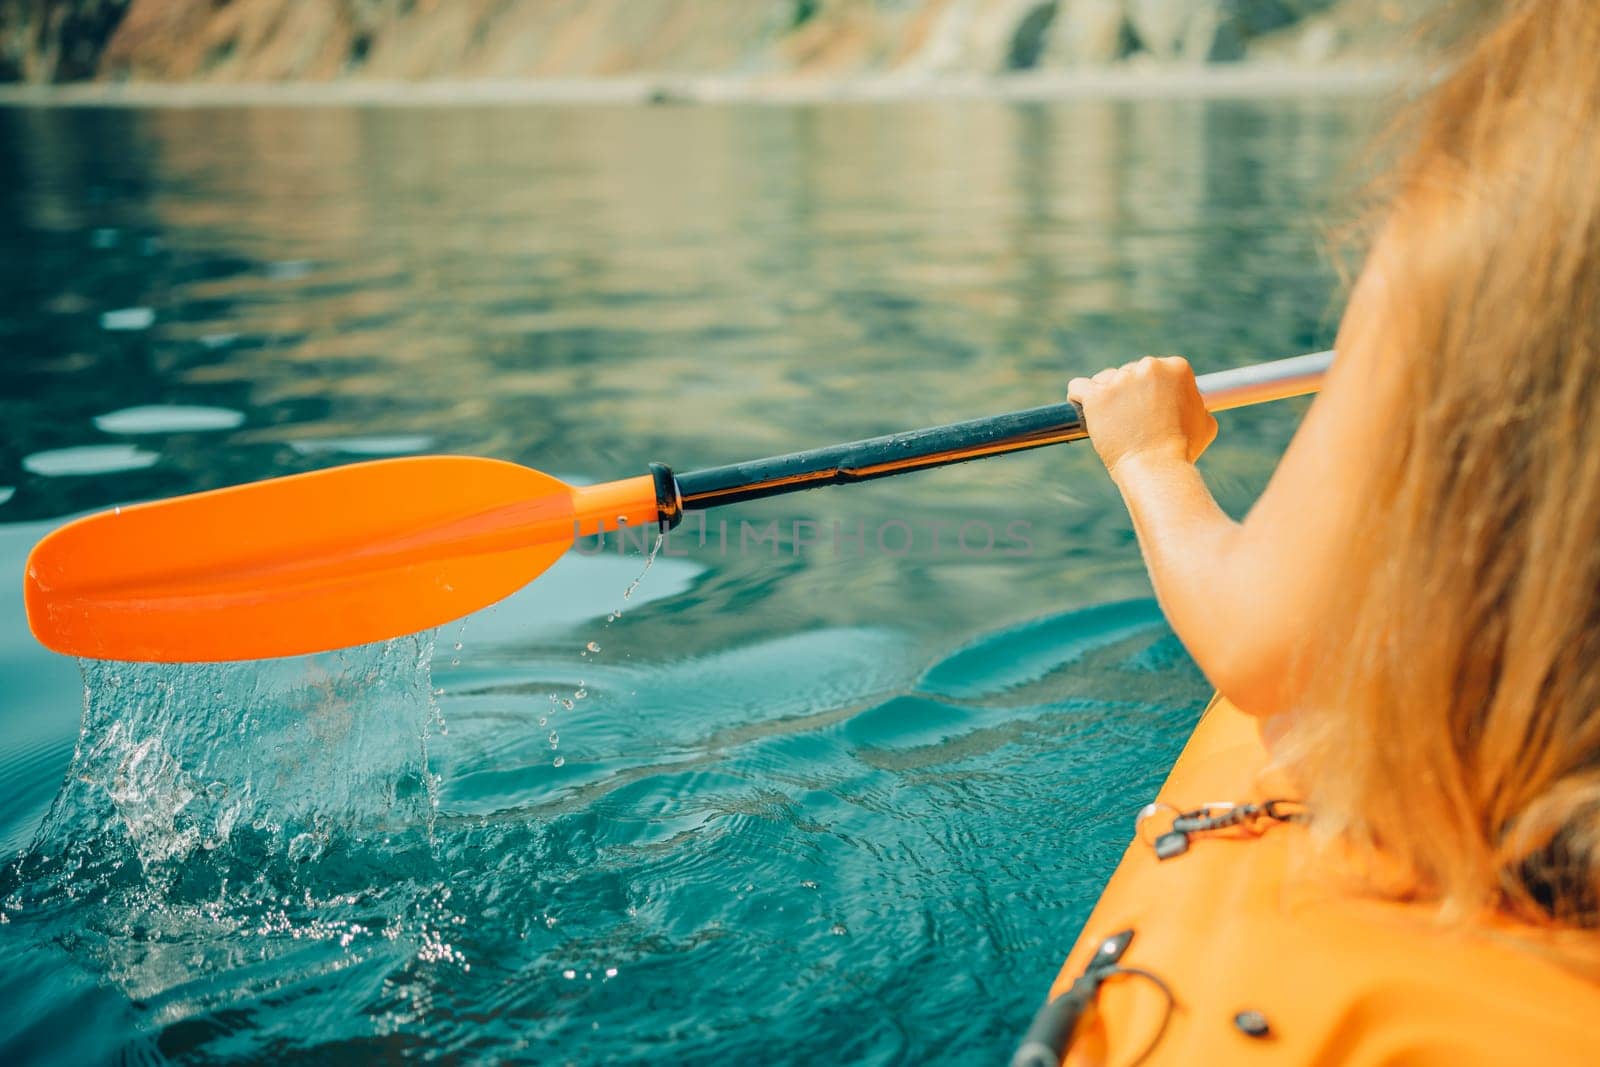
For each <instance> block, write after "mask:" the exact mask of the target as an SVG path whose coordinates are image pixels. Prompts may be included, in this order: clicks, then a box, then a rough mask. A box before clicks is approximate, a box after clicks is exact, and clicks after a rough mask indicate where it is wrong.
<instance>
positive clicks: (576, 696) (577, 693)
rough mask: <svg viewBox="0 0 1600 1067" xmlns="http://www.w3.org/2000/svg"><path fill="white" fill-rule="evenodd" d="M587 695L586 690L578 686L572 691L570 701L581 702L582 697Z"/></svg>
mask: <svg viewBox="0 0 1600 1067" xmlns="http://www.w3.org/2000/svg"><path fill="white" fill-rule="evenodd" d="M588 695H589V691H588V690H587V689H585V688H583V686H582V685H581V684H580V685H579V686H578V688H577V689H575V690H573V692H572V699H573V700H582V699H583V698H584V697H586V696H588Z"/></svg>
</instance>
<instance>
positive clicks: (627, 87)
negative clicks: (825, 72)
mask: <svg viewBox="0 0 1600 1067" xmlns="http://www.w3.org/2000/svg"><path fill="white" fill-rule="evenodd" d="M1425 77H1426V74H1425V72H1424V71H1423V69H1422V68H1421V67H1420V66H1417V65H1411V64H1406V65H1393V64H1390V65H1376V64H1374V65H1355V64H1350V65H1339V66H1329V67H1321V68H1318V67H1303V66H1292V65H1287V64H1265V63H1243V64H1219V65H1215V66H1204V67H1177V66H1151V65H1142V64H1141V65H1134V66H1125V67H1115V68H1106V69H1100V70H1084V71H1071V72H1060V73H1055V72H1052V73H1047V74H1040V73H1028V74H998V75H943V76H923V75H904V74H877V75H868V76H862V77H858V78H830V79H801V78H783V79H779V78H771V77H766V78H752V77H729V76H722V75H717V76H703V77H693V76H691V77H673V76H649V77H643V76H641V77H628V78H606V79H549V80H544V79H540V80H536V79H528V80H518V81H488V80H484V81H469V80H455V79H451V80H436V81H417V82H396V81H363V80H351V81H337V82H278V83H240V84H215V83H192V82H186V83H180V84H173V83H162V82H116V83H114V82H79V83H71V84H66V85H16V84H13V85H0V107H169V108H206V107H252V106H270V107H322V106H331V105H360V106H382V107H452V106H483V105H569V104H747V103H748V104H778V105H785V104H819V103H875V102H885V103H890V102H907V101H932V100H1001V101H1018V102H1025V101H1052V100H1086V99H1095V100H1108V99H1109V100H1143V99H1175V98H1182V99H1206V100H1216V99H1229V98H1244V99H1258V98H1268V97H1349V96H1373V95H1379V94H1383V93H1388V92H1394V91H1398V90H1401V89H1403V88H1404V87H1406V86H1407V85H1408V84H1411V83H1414V82H1416V81H1419V80H1421V79H1423V78H1425Z"/></svg>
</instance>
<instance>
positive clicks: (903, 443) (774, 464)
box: [655, 352, 1333, 525]
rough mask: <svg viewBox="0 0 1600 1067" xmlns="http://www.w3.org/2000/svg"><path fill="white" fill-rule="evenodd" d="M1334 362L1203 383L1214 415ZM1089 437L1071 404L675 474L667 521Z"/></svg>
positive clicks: (1298, 390) (1314, 383)
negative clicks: (722, 507) (672, 503)
mask: <svg viewBox="0 0 1600 1067" xmlns="http://www.w3.org/2000/svg"><path fill="white" fill-rule="evenodd" d="M1332 363H1333V353H1332V352H1317V353H1314V354H1312V355H1308V356H1294V357H1292V358H1290V359H1280V360H1275V361H1274V362H1271V363H1259V364H1255V365H1254V366H1249V367H1237V368H1235V369H1233V370H1224V371H1216V372H1215V373H1212V374H1203V375H1201V376H1200V377H1199V379H1198V382H1197V384H1198V385H1199V387H1200V393H1201V395H1202V396H1204V397H1205V401H1206V407H1207V408H1208V409H1209V410H1211V411H1225V410H1227V409H1229V408H1236V407H1244V406H1246V405H1248V404H1259V403H1263V402H1265V401H1268V400H1281V399H1283V398H1285V397H1291V396H1301V395H1303V394H1306V393H1313V392H1316V390H1317V387H1318V385H1319V384H1320V383H1321V381H1322V377H1323V375H1324V374H1326V373H1327V370H1328V367H1329V366H1330V365H1331V364H1332ZM1087 436H1089V433H1088V430H1086V429H1085V428H1084V423H1083V412H1082V411H1081V410H1079V408H1078V405H1076V404H1074V403H1072V402H1070V401H1068V402H1066V403H1061V404H1046V405H1045V406H1043V407H1037V408H1028V409H1027V410H1024V411H1013V412H1009V413H1007V414H1004V415H991V416H989V417H988V418H983V419H969V420H968V421H966V422H954V423H951V424H949V425H948V426H932V427H929V428H927V429H924V430H908V431H906V432H904V433H892V434H885V435H884V436H882V437H869V438H867V439H865V440H862V441H851V442H849V443H847V444H842V445H829V446H827V447H825V448H813V449H809V450H807V451H804V452H790V453H788V454H787V455H782V456H772V457H769V458H767V459H756V460H750V461H748V462H745V463H730V464H727V465H726V466H722V467H708V468H706V469H705V470H699V471H691V472H689V473H687V474H680V475H677V476H676V487H677V492H676V497H677V504H678V507H677V508H671V507H670V506H667V507H663V509H662V510H663V518H665V519H666V521H667V522H668V523H669V525H670V524H671V523H672V522H675V521H676V518H677V515H676V514H671V512H674V511H676V512H679V513H681V511H696V510H702V509H705V508H714V507H718V506H719V505H722V504H736V503H739V502H741V501H745V500H760V499H762V498H764V497H769V496H781V495H782V494H784V493H793V492H797V491H799V490H802V489H813V488H815V487H817V486H819V485H842V484H844V483H847V482H865V481H871V480H872V479H874V478H887V477H888V476H890V475H892V474H903V473H905V472H907V471H917V470H927V469H929V468H932V467H945V466H949V465H950V464H952V463H965V462H967V461H968V460H973V459H982V458H984V457H986V456H999V455H1004V454H1005V453H1008V452H1022V451H1025V450H1027V449H1030V448H1043V447H1045V446H1046V445H1058V444H1062V443H1063V442H1066V441H1079V440H1082V439H1083V438H1085V437H1087ZM655 469H656V472H657V482H658V487H659V488H662V489H665V488H666V485H665V484H664V483H666V482H667V480H668V479H669V478H671V477H672V476H671V474H670V472H669V471H667V469H666V468H664V467H659V466H658V467H657V468H655ZM662 495H667V494H665V493H663V494H662ZM669 515H670V517H669Z"/></svg>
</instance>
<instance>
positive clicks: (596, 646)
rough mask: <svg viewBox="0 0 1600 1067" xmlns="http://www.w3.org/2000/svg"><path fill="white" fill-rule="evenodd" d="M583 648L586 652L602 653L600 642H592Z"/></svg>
mask: <svg viewBox="0 0 1600 1067" xmlns="http://www.w3.org/2000/svg"><path fill="white" fill-rule="evenodd" d="M583 647H584V649H585V650H587V651H589V652H599V651H600V642H599V641H590V642H589V643H588V644H587V645H584V646H583Z"/></svg>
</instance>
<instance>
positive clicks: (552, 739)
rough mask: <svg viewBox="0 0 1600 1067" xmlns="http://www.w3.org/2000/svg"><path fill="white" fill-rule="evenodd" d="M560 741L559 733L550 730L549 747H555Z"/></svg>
mask: <svg viewBox="0 0 1600 1067" xmlns="http://www.w3.org/2000/svg"><path fill="white" fill-rule="evenodd" d="M560 743H561V735H560V734H558V733H556V732H555V731H554V730H551V731H550V747H551V748H555V747H556V746H557V745H559V744H560Z"/></svg>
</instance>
